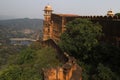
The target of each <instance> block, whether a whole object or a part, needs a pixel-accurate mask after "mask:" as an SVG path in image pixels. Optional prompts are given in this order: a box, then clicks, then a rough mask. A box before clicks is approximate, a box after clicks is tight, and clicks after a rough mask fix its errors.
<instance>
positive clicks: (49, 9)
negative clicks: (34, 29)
mask: <svg viewBox="0 0 120 80" xmlns="http://www.w3.org/2000/svg"><path fill="white" fill-rule="evenodd" d="M44 10H45V11H46V10H48V11H52V7H51V6H50V5H47V6H45V9H44Z"/></svg>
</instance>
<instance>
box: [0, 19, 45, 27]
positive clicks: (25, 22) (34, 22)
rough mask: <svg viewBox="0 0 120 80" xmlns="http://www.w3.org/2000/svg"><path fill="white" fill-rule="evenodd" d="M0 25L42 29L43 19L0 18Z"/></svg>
mask: <svg viewBox="0 0 120 80" xmlns="http://www.w3.org/2000/svg"><path fill="white" fill-rule="evenodd" d="M0 25H2V26H6V27H11V28H17V29H25V28H30V29H42V27H43V20H42V19H29V18H23V19H10V20H0Z"/></svg>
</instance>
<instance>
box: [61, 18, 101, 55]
mask: <svg viewBox="0 0 120 80" xmlns="http://www.w3.org/2000/svg"><path fill="white" fill-rule="evenodd" d="M101 28H102V27H101V26H100V25H99V24H97V23H96V24H93V23H92V22H91V21H89V20H87V19H79V18H78V19H75V20H73V21H71V22H69V23H68V24H67V25H66V31H65V32H64V33H63V34H62V35H61V43H60V46H61V47H62V49H63V50H64V51H66V52H68V53H71V55H76V56H79V55H80V53H83V52H85V51H89V50H91V48H92V47H93V46H95V45H96V44H97V43H98V40H97V38H98V37H99V36H101V34H102V33H101V32H102V29H101Z"/></svg>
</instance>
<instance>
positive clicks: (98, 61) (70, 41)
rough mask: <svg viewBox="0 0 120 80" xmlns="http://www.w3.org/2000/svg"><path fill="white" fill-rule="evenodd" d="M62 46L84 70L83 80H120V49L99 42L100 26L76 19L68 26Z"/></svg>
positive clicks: (62, 37)
mask: <svg viewBox="0 0 120 80" xmlns="http://www.w3.org/2000/svg"><path fill="white" fill-rule="evenodd" d="M66 28H67V29H66V31H65V32H64V33H63V34H62V35H61V42H60V46H61V48H62V49H63V50H64V51H65V52H68V53H69V54H70V55H72V56H73V57H75V58H76V59H77V61H78V64H79V65H80V66H81V67H82V70H83V73H82V75H83V80H120V77H119V75H120V68H119V64H120V60H119V59H120V54H119V53H120V48H119V47H116V46H113V45H110V44H107V43H105V42H99V40H98V39H99V37H100V36H101V35H102V34H103V33H102V27H101V26H100V25H99V24H96V23H92V22H91V21H89V20H86V19H75V20H73V21H71V22H69V23H68V24H67V25H66Z"/></svg>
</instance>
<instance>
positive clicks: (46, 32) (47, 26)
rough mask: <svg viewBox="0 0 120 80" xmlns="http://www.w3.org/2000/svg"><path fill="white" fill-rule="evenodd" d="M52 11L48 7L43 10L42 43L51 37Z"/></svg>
mask: <svg viewBox="0 0 120 80" xmlns="http://www.w3.org/2000/svg"><path fill="white" fill-rule="evenodd" d="M52 12H53V10H52V7H51V6H50V5H47V6H45V8H44V22H43V41H44V40H47V39H49V38H50V37H51V31H52V28H51V14H52Z"/></svg>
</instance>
